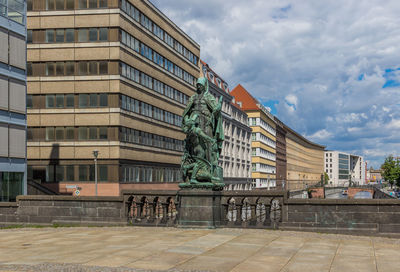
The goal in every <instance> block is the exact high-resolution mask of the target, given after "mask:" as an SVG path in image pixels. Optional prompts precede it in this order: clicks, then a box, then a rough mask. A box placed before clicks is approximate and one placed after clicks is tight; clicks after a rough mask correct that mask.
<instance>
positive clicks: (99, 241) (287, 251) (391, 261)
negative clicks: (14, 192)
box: [0, 227, 400, 272]
mask: <svg viewBox="0 0 400 272" xmlns="http://www.w3.org/2000/svg"><path fill="white" fill-rule="evenodd" d="M399 260H400V240H399V239H389V238H379V237H362V236H346V235H334V234H319V233H301V232H289V231H272V230H246V229H217V230H207V229H177V228H152V227H147V228H140V227H104V228H97V227H96V228H94V227H72V228H19V229H3V230H0V271H165V270H169V271H252V272H256V271H263V272H264V271H307V272H309V271H317V272H320V271H340V272H346V271H351V272H354V271H363V272H364V271H400V263H399Z"/></svg>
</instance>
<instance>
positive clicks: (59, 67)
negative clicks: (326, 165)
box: [56, 62, 64, 76]
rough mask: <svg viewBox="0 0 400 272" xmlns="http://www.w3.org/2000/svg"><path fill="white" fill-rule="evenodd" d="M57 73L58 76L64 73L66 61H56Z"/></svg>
mask: <svg viewBox="0 0 400 272" xmlns="http://www.w3.org/2000/svg"><path fill="white" fill-rule="evenodd" d="M56 75H57V76H63V75H64V62H56Z"/></svg>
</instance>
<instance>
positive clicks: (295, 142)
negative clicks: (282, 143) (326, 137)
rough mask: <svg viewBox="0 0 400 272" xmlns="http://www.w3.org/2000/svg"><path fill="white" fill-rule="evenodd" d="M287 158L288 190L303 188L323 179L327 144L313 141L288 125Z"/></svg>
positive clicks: (285, 127)
mask: <svg viewBox="0 0 400 272" xmlns="http://www.w3.org/2000/svg"><path fill="white" fill-rule="evenodd" d="M284 129H285V131H286V160H287V166H286V167H287V177H286V179H287V186H286V189H288V190H302V189H305V188H307V187H309V186H311V185H314V184H317V183H318V182H320V181H321V178H322V176H323V173H324V150H325V146H322V145H319V144H316V143H313V142H311V141H309V140H307V139H306V138H304V137H303V136H301V135H300V134H298V133H297V132H295V131H294V130H292V129H291V128H289V127H288V126H286V125H284Z"/></svg>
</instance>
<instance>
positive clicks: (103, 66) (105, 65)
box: [99, 61, 108, 75]
mask: <svg viewBox="0 0 400 272" xmlns="http://www.w3.org/2000/svg"><path fill="white" fill-rule="evenodd" d="M99 66H100V75H106V74H108V62H107V61H100V63H99Z"/></svg>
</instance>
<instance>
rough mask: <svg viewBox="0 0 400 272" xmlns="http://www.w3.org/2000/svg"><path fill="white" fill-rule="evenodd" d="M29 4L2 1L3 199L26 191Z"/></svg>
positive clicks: (0, 126)
mask: <svg viewBox="0 0 400 272" xmlns="http://www.w3.org/2000/svg"><path fill="white" fill-rule="evenodd" d="M25 101H26V3H25V1H24V0H8V1H0V201H15V200H16V196H17V195H22V194H26V190H27V188H26V186H27V185H26V140H25V139H26V103H25Z"/></svg>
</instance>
